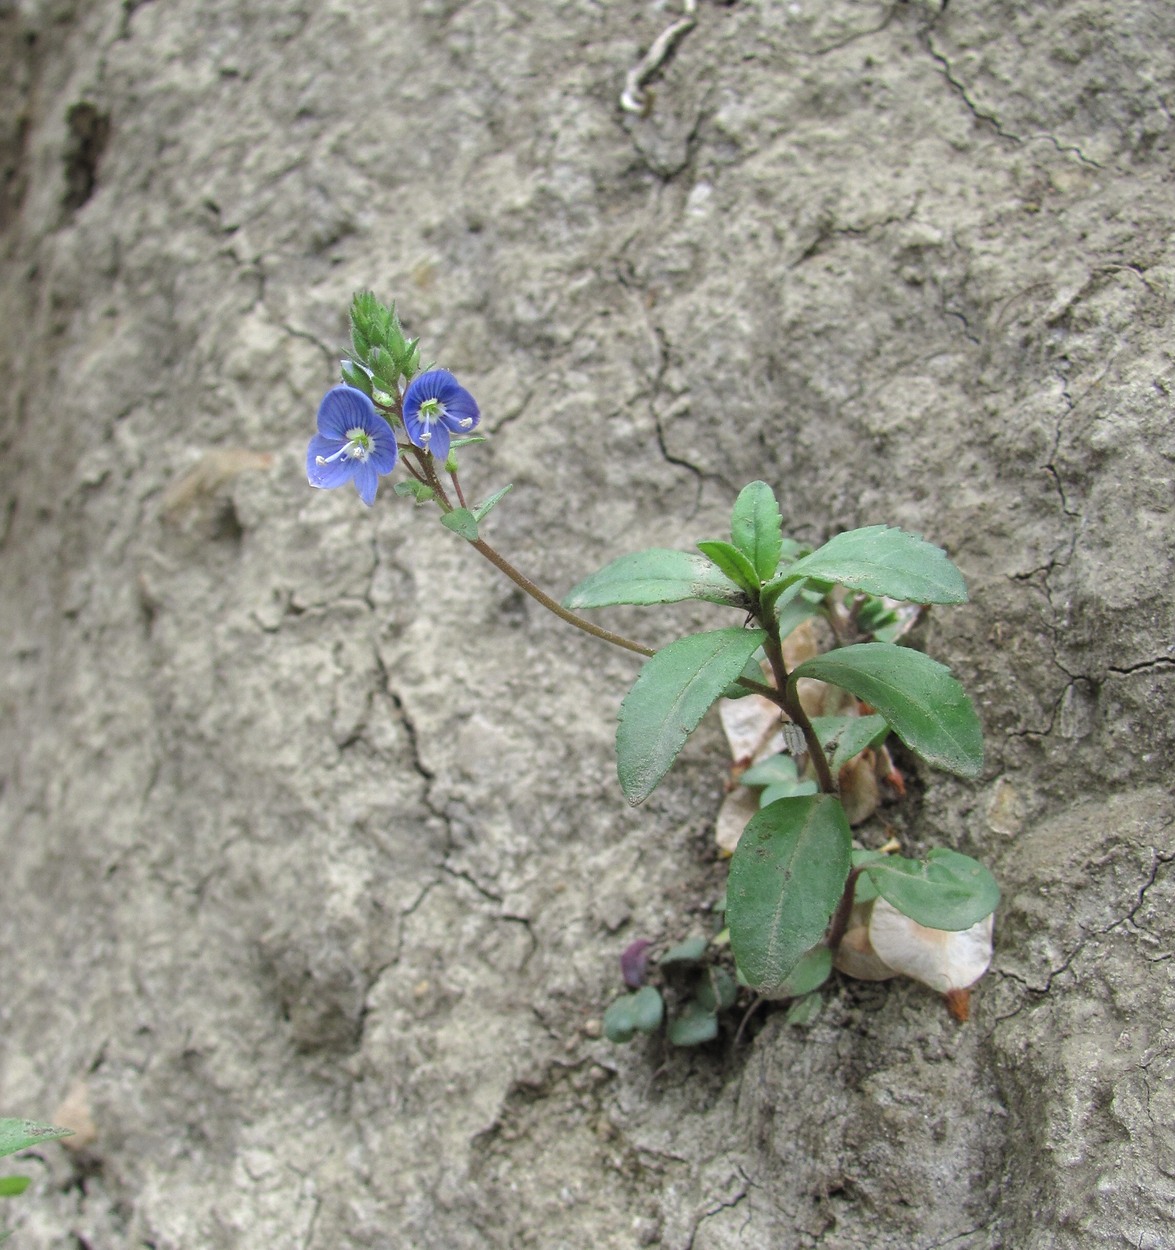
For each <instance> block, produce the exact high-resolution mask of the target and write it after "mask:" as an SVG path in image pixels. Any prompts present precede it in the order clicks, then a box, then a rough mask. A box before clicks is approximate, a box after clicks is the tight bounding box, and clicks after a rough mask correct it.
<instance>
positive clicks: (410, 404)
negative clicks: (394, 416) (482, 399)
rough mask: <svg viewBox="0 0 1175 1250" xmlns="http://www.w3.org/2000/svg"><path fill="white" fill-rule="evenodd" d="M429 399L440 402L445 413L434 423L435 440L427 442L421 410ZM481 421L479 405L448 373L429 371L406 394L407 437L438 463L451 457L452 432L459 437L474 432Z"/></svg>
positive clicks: (433, 437)
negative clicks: (422, 405)
mask: <svg viewBox="0 0 1175 1250" xmlns="http://www.w3.org/2000/svg"><path fill="white" fill-rule="evenodd" d="M429 399H436V400H439V401H440V402H441V404H442V405H443V406H444V409H445V412H444V415H443V416H442V417H440V418H439V419H437V420H434V421H433V422H432V437H431V438H428V439H426V438H424V437H423V436H424V434H425V432H426V426H425V423H424V422H423V421H421V419H420V406H421V404H423V403H424V402H425V401H426V400H429ZM479 419H480V414H479V412H478V408H477V401H476V400H475V399H474V398H473V396H472V395H471V394H470V393H469V392H468V391H467V390H466V389H465V388H464V387H463V386H462V385H461V384H460V383H459V382H458V381H457V379H456V378H455V377H454V376H453V375H452V374H451V373H450V372H449V371H448V370H447V369H430V370H429V371H428V373H422V374H420V376H419V377H416V378H413V380H412V381H411V382H410V383H409V384H408V389H407V391H405V392H404V428H405V429H406V430H407V431H408V437H409V438H410V439H411V440H412V442H413V443H415V444H416V446H417V447H423V448H425V450H427V451H430V452H431V453H432V454H433V456H434V457H436V458H437V459H439V460H443V459H444V458H445V457H446V456H447V455H448V454H449V432H450V431H452V432H453V433H454V434H460V433H464V432H465V431H466V430H471V429H473V427H474V426H475V425H476V424H477V422H478V420H479Z"/></svg>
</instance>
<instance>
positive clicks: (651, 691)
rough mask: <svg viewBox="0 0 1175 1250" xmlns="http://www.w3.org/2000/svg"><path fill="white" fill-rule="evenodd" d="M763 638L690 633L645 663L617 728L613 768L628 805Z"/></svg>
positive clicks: (646, 790) (661, 770)
mask: <svg viewBox="0 0 1175 1250" xmlns="http://www.w3.org/2000/svg"><path fill="white" fill-rule="evenodd" d="M764 637H765V635H764V632H763V630H761V629H749V630H744V629H716V630H712V631H710V632H709V633H705V634H690V635H689V636H688V637H685V638H679V639H678V640H677V641H676V642H671V643H670V644H669V646H667V647H663V648H662V649H661V650H660V651H658V652H657V654H656V655H654V656H653V657H652V659H650V660H647V661H646V662H645V665H644V667H643V668H642V669H641V671H640V674H639V676H638V677H637V679H636V682H635V683H634V685H633V687H632V689H631V690H630V691H629V692H628V695H627V696H626V697H625V700H624V702H623V704H621V707H620V721H619V724H618V725H617V729H616V759H617V770H618V772H619V775H620V785H621V788H622V789H623V791H624V797H625V798H626V799H628V801H629V802H630V803H632V804H634V805H635V804H637V803H640V802H641V801H642V800H643V799H646V798H648V796H649V795H650V794H651V793H652V792H653V790H654V789H655V788H656V786H657V783H658V782H659V781H660V780H661V778H662V777H664V776H665V774H666V772H668V771H669V766H670V765H671V764H672V763H673V761H674V760H675V759H676V758H677V755H678V752H679V751H680V750H681V748H682V747H683V746H684V745H685V740H686V738H687V737H688V736H689V734H691V733H692V732H693V731H694V729H696V728H697V725H698V722H699V721H700V720H701V719H702V717H703V716H704V715H705V714H706V711H707V709H708V708H709V707H710V705H711V704H712V703H713V702H714V701H715V700H716V699H717V698H718V696H719V695H720V694H721V693H722V691H723V690H725V689H726V687H727V686H728V685H729V684H730V683H731V682H732V681H733V680H734V678H735V677H737V676H738V674H739V673H740V672H741V671H742V668H743V665H744V664H746V662H747V658H748V657H749V656H750V655H751V653H752V652H753V651H754V650H755V648H756V647H758V646H759V645H760V644H761V643H762V641H763V639H764Z"/></svg>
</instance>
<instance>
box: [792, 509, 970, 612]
mask: <svg viewBox="0 0 1175 1250" xmlns="http://www.w3.org/2000/svg"><path fill="white" fill-rule="evenodd" d="M797 578H809V579H812V580H814V581H817V582H832V583H834V584H838V585H841V586H844V587H846V588H847V589H849V590H862V591H864V592H865V593H866V594H871V595H884V596H886V597H888V598H890V599H902V600H906V601H907V602H910V603H966V601H967V587H966V585H965V584H964V582H963V575H962V574H961V573H960V572H959V570H958V569H957V568H956V567H955V566H954V565H953V564H952V563H951V562H950V560H949V559H948V558H947V554H946V552H945V551H943V549H942V548H941V547H935V546H933V545H932V544H931V543H928V542H925V541H924V540H923V539H922V538H921V537H919V536H918V535H917V534H907V533H906V532H905V530H900V529H891V528H890V527H889V526H885V525H869V526H866V527H865V528H864V529H857V530H848V531H847V532H846V533H844V534H837V536H836V537H835V538H832V539H830V540H829V541H828V542H826V543H825V544H824V546H823V547H818V548H817V549H816V550H815V551H813V552H812V554H811V555H807V556H805V557H804V558H803V559H802V560H797V561H796V562H795V564H792V565H789V566H788V568H787V569H785V570H784V572H783V573H781V574H780V576H779V578H778V579H775V580H776V581H780V580H781V581H782V582H783V584H784V585H787V584H790V583H791V582H793V581H795V580H796V579H797Z"/></svg>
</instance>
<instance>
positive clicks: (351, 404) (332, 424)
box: [318, 386, 387, 442]
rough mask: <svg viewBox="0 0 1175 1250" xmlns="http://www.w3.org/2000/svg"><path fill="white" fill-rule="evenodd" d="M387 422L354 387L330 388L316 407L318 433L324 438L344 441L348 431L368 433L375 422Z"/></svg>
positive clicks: (385, 423)
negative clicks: (359, 430) (366, 431)
mask: <svg viewBox="0 0 1175 1250" xmlns="http://www.w3.org/2000/svg"><path fill="white" fill-rule="evenodd" d="M377 421H378V422H382V423H383V424H384V425H387V422H386V421H384V419H383V418H382V417H381V416H380V415H379V414H378V413H377V412H376V411H375V405H374V404H373V403H372V402H371V400H370V399H369V398H368V397H367V396H366V395H364V393H363V392H362V391H361V390H358V389H356V388H355V387H354V386H332V387H331V389H330V390H329V391H327V393H326V394H325V395H324V396H323V397H322V403H321V404H319V405H318V432H319V434H322V435H324V436H325V437H326V438H334V439H338V440H339V441H340V442H343V441H345V440H346V437H347V431H348V430H355V429H361V430H368V431H370V430H371V429H372V427H373V425H374V423H375V422H377Z"/></svg>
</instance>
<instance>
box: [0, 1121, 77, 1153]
mask: <svg viewBox="0 0 1175 1250" xmlns="http://www.w3.org/2000/svg"><path fill="white" fill-rule="evenodd" d="M72 1136H73V1130H72V1129H68V1128H59V1127H58V1126H57V1125H55V1124H37V1123H36V1122H35V1121H33V1120H0V1158H2V1157H3V1156H4V1155H10V1154H15V1153H16V1152H17V1151H18V1150H27V1149H28V1148H29V1147H30V1146H39V1145H40V1144H41V1143H42V1142H47V1141H55V1140H56V1139H57V1138H59V1137H72Z"/></svg>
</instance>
